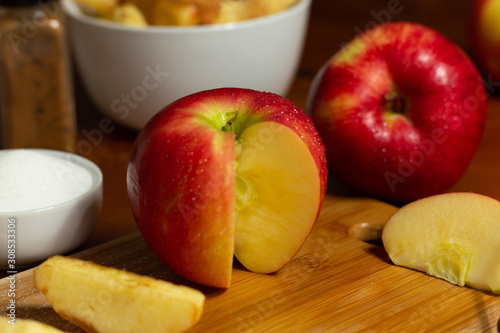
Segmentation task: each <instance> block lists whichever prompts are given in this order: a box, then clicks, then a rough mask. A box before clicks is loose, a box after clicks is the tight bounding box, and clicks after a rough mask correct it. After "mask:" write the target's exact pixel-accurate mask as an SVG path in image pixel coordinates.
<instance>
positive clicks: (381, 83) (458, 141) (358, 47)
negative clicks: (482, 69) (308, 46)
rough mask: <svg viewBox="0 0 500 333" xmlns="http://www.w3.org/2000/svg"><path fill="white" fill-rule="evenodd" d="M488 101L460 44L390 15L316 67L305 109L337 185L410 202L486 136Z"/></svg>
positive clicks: (444, 185) (461, 165) (434, 186)
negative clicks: (383, 22)
mask: <svg viewBox="0 0 500 333" xmlns="http://www.w3.org/2000/svg"><path fill="white" fill-rule="evenodd" d="M486 100H487V95H486V92H485V89H484V85H483V82H482V80H481V77H480V75H479V73H478V71H477V69H476V68H475V66H474V64H473V63H472V61H470V59H469V58H468V57H467V56H466V55H465V53H464V52H463V51H462V50H461V49H460V48H458V47H457V46H456V45H455V44H453V43H452V42H451V41H449V40H448V39H446V38H445V37H444V36H442V35H441V34H439V33H438V32H437V31H435V30H432V29H430V28H428V27H425V26H422V25H419V24H414V23H408V22H396V23H388V24H382V25H379V26H377V27H375V28H373V29H371V30H369V31H367V32H366V33H365V34H362V35H359V36H358V37H356V38H355V39H354V40H352V41H351V42H350V43H348V44H347V45H345V46H344V47H343V48H342V49H341V50H340V51H339V52H338V53H336V54H335V55H334V56H333V57H332V58H331V59H330V60H329V61H328V62H327V63H326V64H325V66H324V67H323V68H322V70H321V71H320V72H319V73H318V74H317V76H316V78H315V80H314V83H313V85H312V87H311V91H310V92H309V97H308V107H307V111H308V113H309V114H310V115H311V117H312V119H313V121H314V123H315V125H316V128H317V129H318V132H319V134H320V135H321V137H322V139H323V142H324V144H325V146H326V156H327V160H328V169H329V172H330V174H331V175H332V176H333V177H334V178H335V179H336V180H337V181H338V182H339V183H341V184H342V185H344V186H345V187H347V188H348V189H350V190H351V191H353V192H356V193H360V194H362V195H367V196H371V197H374V198H378V199H382V200H386V201H393V202H400V203H406V202H410V201H413V200H415V199H419V198H423V197H426V196H429V195H433V194H438V193H442V192H444V191H445V190H447V189H448V188H449V187H450V186H451V185H453V184H454V183H455V182H456V181H457V180H458V179H459V178H460V177H461V175H462V174H463V172H464V171H465V170H466V168H467V166H468V165H469V163H470V161H471V159H472V157H473V155H474V153H475V151H476V149H477V146H478V145H479V142H480V140H481V137H482V134H483V130H484V123H485V119H486Z"/></svg>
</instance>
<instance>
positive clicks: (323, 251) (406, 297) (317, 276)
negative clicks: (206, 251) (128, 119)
mask: <svg viewBox="0 0 500 333" xmlns="http://www.w3.org/2000/svg"><path fill="white" fill-rule="evenodd" d="M390 2H391V3H394V1H392V0H391V1H379V0H349V1H347V0H344V1H330V0H314V1H313V7H312V13H311V22H310V27H309V33H308V37H307V40H306V46H305V49H304V54H303V58H302V62H301V64H300V69H299V71H298V74H297V77H296V79H295V81H294V83H293V85H292V87H291V90H290V92H289V94H288V95H287V97H289V98H290V99H291V100H292V101H293V102H294V103H295V104H296V105H298V106H299V107H302V108H304V107H305V101H306V98H307V92H308V89H309V86H310V84H311V81H312V79H313V77H314V75H315V73H316V72H317V71H318V70H319V68H320V67H321V65H322V64H323V63H324V62H325V61H326V60H327V59H328V58H329V57H330V56H331V55H332V54H333V53H334V52H336V51H337V50H338V49H339V47H340V45H342V43H345V42H347V41H349V40H350V39H351V38H352V37H354V36H355V35H356V33H357V32H358V31H360V30H361V31H363V30H364V29H365V28H366V27H368V26H370V25H373V24H374V23H376V22H377V20H380V19H381V17H382V16H381V15H383V14H384V13H387V10H388V8H389V7H388V4H389V3H390ZM471 2H472V1H470V0H467V1H461V2H456V1H452V0H442V1H431V0H412V1H410V0H401V1H399V2H398V3H399V4H400V7H398V8H400V9H401V10H400V11H399V12H398V13H397V14H394V13H393V14H390V17H389V16H387V15H386V16H385V18H384V19H388V20H411V21H416V22H420V23H423V24H426V25H428V26H431V27H433V28H435V29H437V30H439V31H441V32H442V33H443V34H445V35H446V36H448V37H449V38H450V39H451V40H453V41H454V42H456V43H457V44H458V45H459V46H461V47H463V48H464V49H465V50H466V51H468V49H467V48H468V43H467V15H468V14H467V13H468V12H469V8H470V5H471ZM484 75H485V77H487V73H485V74H484ZM499 87H500V85H494V86H493V88H495V91H493V92H492V95H491V96H490V100H489V102H488V103H489V104H488V112H489V114H488V121H487V126H486V132H485V135H484V138H483V142H482V143H481V146H480V148H479V150H478V152H477V154H476V156H475V158H474V160H473V162H472V164H471V165H470V167H469V169H468V170H467V172H466V173H465V174H464V176H463V177H462V178H461V179H460V180H459V182H458V183H457V184H455V185H454V186H453V187H452V188H451V189H450V190H449V191H473V192H477V193H482V194H485V195H489V196H492V197H494V198H497V199H500V168H499V166H500V154H499V153H498V149H499V148H498V147H499V146H500V98H499V97H498V96H497V95H498V89H499ZM75 88H76V96H75V97H76V105H77V112H78V121H79V140H88V137H87V136H86V134H85V133H89V132H92V131H93V133H96V131H98V129H99V121H100V120H102V119H103V118H104V116H103V115H102V114H101V113H100V112H98V111H97V110H96V108H95V106H94V105H93V104H92V103H91V102H90V101H89V99H88V96H87V95H86V93H85V90H84V89H83V88H82V87H81V84H80V81H79V78H78V76H76V78H75ZM136 135H137V133H136V132H135V131H130V130H127V129H124V128H121V127H120V126H119V125H116V127H115V128H114V129H113V130H112V131H111V132H110V133H101V137H100V138H99V140H97V141H94V144H93V145H92V149H91V151H89V152H88V153H85V154H82V155H84V156H86V157H88V158H89V159H91V160H93V161H94V162H95V163H96V164H97V165H99V167H101V169H102V171H103V175H104V205H103V211H102V214H101V217H100V220H99V223H98V226H97V228H96V231H95V232H94V234H93V235H92V236H91V238H90V239H89V240H88V241H87V242H86V243H85V244H84V245H83V246H82V247H81V248H80V249H78V251H82V250H83V252H78V251H75V252H78V254H77V256H79V257H82V258H84V259H92V260H94V261H96V262H98V263H101V264H106V265H111V266H114V267H117V268H123V269H129V270H132V271H135V272H138V273H141V274H148V275H152V276H156V277H159V278H165V279H169V280H172V281H174V282H182V283H184V281H182V280H181V279H179V278H178V277H176V276H174V275H172V274H171V273H169V272H168V270H166V269H165V268H164V267H163V265H161V264H160V263H159V262H158V261H157V260H156V259H155V258H154V256H153V255H152V254H151V252H150V251H149V250H148V248H147V247H146V246H145V244H144V242H143V241H142V240H141V238H140V236H139V235H138V234H137V233H136V232H137V228H136V226H135V222H134V220H133V217H132V215H131V213H130V209H129V207H128V201H127V196H126V187H125V175H126V167H127V160H128V156H129V153H130V149H131V146H132V144H133V142H134V140H135V137H136ZM395 209H396V208H395V207H393V206H390V205H387V204H385V203H382V202H378V201H375V200H371V199H368V198H359V197H356V196H349V195H346V194H345V193H343V191H341V190H340V189H338V188H336V187H335V186H332V185H330V186H329V188H328V195H327V197H326V199H325V204H324V208H323V210H322V213H321V215H320V219H319V221H318V223H317V225H316V227H315V228H314V230H313V232H312V234H311V236H310V238H309V239H308V241H307V242H306V244H305V246H304V247H303V248H302V249H301V251H300V252H299V253H298V255H297V256H296V257H295V258H294V260H293V261H292V262H291V263H290V264H289V265H287V266H285V268H283V269H282V270H281V271H279V272H278V273H277V274H274V275H256V274H252V273H249V272H247V271H245V270H244V269H242V268H241V267H239V266H238V265H236V266H235V269H234V278H233V286H232V287H231V288H230V289H229V290H227V291H225V292H221V291H217V290H213V289H207V288H202V290H203V291H204V292H205V293H206V294H207V296H208V298H207V304H206V308H205V313H204V315H203V317H202V319H201V321H200V322H199V323H198V325H197V326H196V327H195V328H194V329H193V332H309V333H313V332H314V333H315V332H381V331H383V332H387V331H389V332H402V331H405V332H424V331H425V332H488V331H494V327H495V325H496V322H497V320H498V318H499V317H500V302H499V298H498V296H493V295H491V294H488V293H484V292H479V291H475V290H472V289H470V288H458V287H456V286H453V285H450V284H448V283H446V282H444V281H441V280H438V279H435V278H431V277H428V276H425V275H423V274H421V273H418V272H414V271H410V270H407V269H404V268H399V267H395V266H393V265H391V264H390V263H389V262H387V260H386V254H385V252H384V250H383V248H382V247H381V246H380V245H375V244H368V243H365V242H362V241H360V240H358V239H356V238H354V237H352V236H350V235H349V233H348V226H349V225H353V224H355V223H360V222H375V223H383V222H384V221H385V220H386V219H387V217H388V216H389V215H390V214H391V213H392V212H393V211H394V210H395ZM109 241H111V243H106V242H109ZM95 246H98V247H95ZM1 274H2V276H6V275H7V274H6V272H3V273H1ZM31 274H32V272H31V271H30V270H28V271H25V272H22V273H20V274H18V275H17V286H16V300H17V301H18V303H17V305H18V308H17V310H18V317H19V318H20V317H29V318H37V319H40V320H42V321H45V322H48V323H51V324H53V325H55V326H58V327H60V328H63V329H65V330H66V331H68V332H78V331H79V330H78V329H77V328H76V327H75V326H74V325H72V324H70V323H67V322H65V321H63V320H62V319H60V318H59V317H58V316H57V315H56V314H55V313H54V312H53V310H52V309H51V308H50V307H49V306H48V305H47V304H46V303H45V300H44V299H43V297H42V296H41V295H40V294H39V293H38V292H37V291H35V290H34V289H33V285H32V275H31ZM6 287H7V280H5V279H3V280H0V309H1V311H4V310H5V306H6V304H7V301H8V298H7V296H6V295H7V290H6Z"/></svg>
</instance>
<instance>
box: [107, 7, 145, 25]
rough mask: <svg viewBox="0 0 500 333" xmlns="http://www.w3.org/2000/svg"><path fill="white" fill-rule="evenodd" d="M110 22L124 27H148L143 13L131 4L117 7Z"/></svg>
mask: <svg viewBox="0 0 500 333" xmlns="http://www.w3.org/2000/svg"><path fill="white" fill-rule="evenodd" d="M110 20H111V21H114V22H117V23H121V24H124V25H130V26H136V27H145V26H147V25H148V22H147V21H146V18H145V17H144V15H143V14H142V12H141V11H140V10H139V8H137V6H135V5H134V4H131V3H124V4H122V5H119V6H116V7H115V8H114V9H113V12H112V13H111V16H110Z"/></svg>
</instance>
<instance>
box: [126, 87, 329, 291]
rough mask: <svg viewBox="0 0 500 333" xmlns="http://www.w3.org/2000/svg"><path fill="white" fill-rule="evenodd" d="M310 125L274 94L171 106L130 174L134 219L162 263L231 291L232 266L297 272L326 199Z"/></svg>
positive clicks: (145, 135)
mask: <svg viewBox="0 0 500 333" xmlns="http://www.w3.org/2000/svg"><path fill="white" fill-rule="evenodd" d="M326 176H327V169H326V160H325V152H324V147H323V144H322V143H321V139H320V137H319V135H318V133H317V131H316V129H315V127H314V125H313V123H312V121H311V120H310V118H309V117H308V116H306V115H305V114H304V112H303V111H302V110H301V109H300V108H297V107H296V106H295V105H294V104H293V103H292V102H291V101H289V100H287V99H285V98H283V97H281V96H278V95H276V94H272V93H266V92H259V91H255V90H250V89H241V88H220V89H213V90H207V91H202V92H198V93H195V94H193V95H190V96H186V97H184V98H181V99H179V100H177V101H175V102H174V103H172V104H170V105H168V106H167V107H165V108H164V109H163V110H161V111H160V112H159V113H158V114H157V115H155V116H154V117H153V118H152V119H151V120H150V121H149V122H148V123H147V124H146V126H145V127H144V128H143V129H142V130H141V132H140V134H139V136H138V138H137V140H136V142H135V144H134V147H133V148H132V152H131V155H130V162H129V166H128V173H127V189H128V196H129V200H130V205H131V208H132V213H133V215H134V218H135V220H136V222H137V225H138V227H139V230H140V231H141V233H142V235H143V237H144V239H145V240H146V242H147V243H148V245H149V246H150V247H151V249H152V251H153V252H154V253H155V254H156V255H157V257H158V258H159V259H160V260H161V261H162V262H163V263H165V264H166V266H168V267H169V268H170V269H172V270H173V271H174V272H176V273H177V274H179V275H181V276H183V277H185V278H187V279H189V280H191V281H193V282H196V283H199V284H203V285H208V286H214V287H222V288H227V287H229V285H230V281H231V272H232V267H233V257H234V256H236V258H237V259H238V260H239V261H240V262H241V264H242V265H243V266H245V267H246V268H247V269H249V270H250V271H253V272H257V273H271V272H274V271H277V270H279V269H280V268H281V267H283V266H284V265H285V264H286V263H288V262H289V261H290V260H291V259H292V258H293V256H294V255H295V254H296V252H297V251H298V250H299V249H300V247H301V246H302V244H303V243H304V242H305V240H306V239H307V237H308V235H309V233H310V231H311V229H312V227H313V225H314V223H315V221H316V219H317V217H318V215H319V211H320V209H321V205H322V202H323V198H324V195H325V190H326Z"/></svg>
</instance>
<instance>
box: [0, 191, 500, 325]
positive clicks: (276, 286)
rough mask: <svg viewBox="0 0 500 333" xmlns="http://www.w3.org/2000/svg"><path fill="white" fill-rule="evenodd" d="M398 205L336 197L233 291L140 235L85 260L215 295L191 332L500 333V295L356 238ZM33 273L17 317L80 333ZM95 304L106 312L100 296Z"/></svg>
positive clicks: (0, 291) (3, 286)
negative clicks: (163, 259)
mask: <svg viewBox="0 0 500 333" xmlns="http://www.w3.org/2000/svg"><path fill="white" fill-rule="evenodd" d="M395 209H396V208H395V207H394V206H391V205H388V204H384V203H381V202H378V201H375V200H370V199H363V198H356V197H343V196H335V197H334V196H329V197H327V199H326V201H325V204H324V207H323V210H322V212H321V215H320V218H319V220H318V222H317V224H316V226H315V228H314V229H313V232H312V233H311V235H310V237H309V238H308V240H307V241H306V243H305V244H304V246H303V247H302V249H301V250H300V251H299V253H298V254H297V255H296V256H295V258H294V259H293V260H292V261H291V262H290V263H289V264H288V265H287V266H285V267H284V268H283V269H281V270H280V271H279V272H277V273H276V274H271V275H263V274H255V273H251V272H248V271H247V270H245V269H244V268H242V267H241V266H240V265H239V264H238V263H236V264H235V267H234V270H233V280H232V282H233V284H232V286H231V287H230V288H229V289H228V290H226V291H223V290H218V289H213V288H205V287H201V286H198V285H194V284H190V283H188V282H187V281H184V280H183V279H181V278H179V277H177V276H175V275H174V274H173V273H171V272H170V271H168V270H167V269H166V268H165V267H164V266H163V264H161V263H160V262H159V261H158V260H157V259H156V258H155V256H154V255H153V254H152V252H151V251H150V250H149V248H148V247H147V245H146V244H145V243H144V241H143V240H142V238H141V236H140V235H139V234H137V233H133V234H131V235H129V236H125V237H123V238H120V239H117V240H115V241H112V242H110V243H106V244H104V245H101V246H98V247H95V248H92V249H89V250H86V251H83V252H80V253H78V254H77V255H76V256H77V257H80V258H83V259H88V260H92V261H94V262H97V263H100V264H103V265H106V266H112V267H116V268H120V269H126V270H129V271H133V272H136V273H139V274H146V275H150V276H153V277H156V278H160V279H165V280H169V281H173V282H175V283H182V284H186V285H190V286H192V287H195V288H198V289H200V290H202V291H203V292H204V293H205V295H206V296H207V300H206V303H205V308H204V313H203V315H202V318H201V320H200V321H199V322H198V324H197V325H195V326H194V327H193V329H192V330H191V331H190V332H280V333H281V332H403V331H404V332H412V331H419V332H421V331H427V332H488V331H494V328H495V327H496V320H497V319H498V317H500V302H498V296H494V295H492V294H489V293H484V292H479V291H476V290H473V289H470V288H459V287H456V286H454V285H451V284H449V283H447V282H445V281H443V280H439V279H436V278H433V277H429V276H426V275H424V274H422V273H419V272H415V271H411V270H408V269H405V268H400V267H396V266H394V265H392V264H391V263H390V262H389V261H388V260H387V255H386V253H385V251H384V250H383V248H382V247H381V246H380V245H374V244H368V243H365V242H363V241H360V240H358V239H356V238H354V237H351V236H350V235H349V227H350V226H352V225H353V224H356V223H364V222H370V223H384V222H385V220H386V219H387V218H388V217H389V216H390V214H392V213H393V212H394V210H395ZM32 273H33V272H32V270H27V271H25V272H22V273H20V274H18V275H17V277H16V279H17V288H18V291H17V295H16V304H17V309H16V310H17V318H32V319H37V320H40V321H43V322H46V323H49V324H51V325H53V326H56V327H58V328H60V329H63V330H66V331H69V332H80V330H79V329H78V328H77V327H75V326H74V325H73V324H71V323H69V322H66V321H64V320H62V319H61V318H60V317H59V316H58V315H57V314H56V313H55V312H54V311H53V310H52V309H51V308H50V305H49V304H48V303H47V302H46V300H45V299H44V297H43V295H42V294H41V293H40V292H39V291H37V290H36V289H34V287H33V275H32ZM8 289H9V283H8V281H7V280H6V279H4V280H0V295H1V296H0V301H1V302H3V303H4V304H6V302H7V301H8V297H7V292H8ZM91 298H92V297H91ZM90 301H93V302H94V307H95V308H96V309H97V310H98V308H99V306H100V303H99V298H98V293H97V291H96V295H95V297H94V298H92V299H91V300H90ZM106 304H107V303H106ZM101 306H104V305H101Z"/></svg>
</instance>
